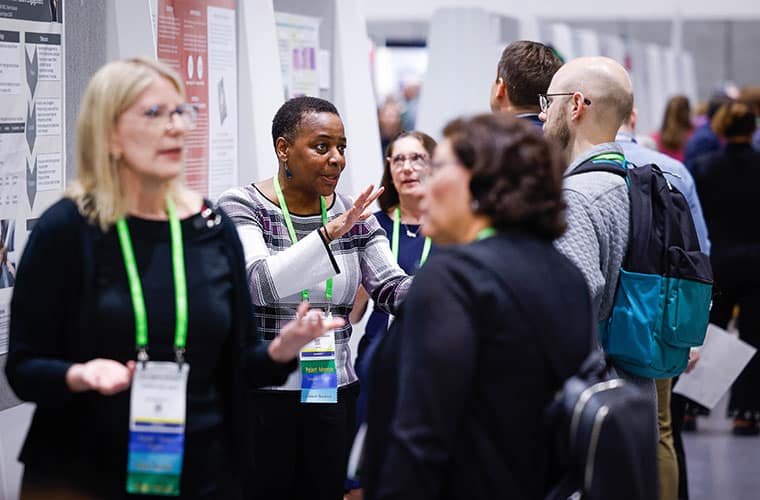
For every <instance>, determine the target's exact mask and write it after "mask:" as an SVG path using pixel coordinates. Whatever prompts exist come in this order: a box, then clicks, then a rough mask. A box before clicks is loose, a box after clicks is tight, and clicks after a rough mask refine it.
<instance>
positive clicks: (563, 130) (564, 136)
mask: <svg viewBox="0 0 760 500" xmlns="http://www.w3.org/2000/svg"><path fill="white" fill-rule="evenodd" d="M558 114H559V116H557V117H555V119H554V120H552V123H551V124H550V123H549V122H547V123H546V124H547V125H549V126H548V127H544V134H545V135H546V137H547V138H549V139H550V140H552V141H554V142H555V143H556V144H557V145H558V146H559V147H560V148H561V150H562V151H563V152H567V148H568V147H569V146H570V127H568V126H567V120H566V118H567V109H566V108H564V107H561V108H559V110H558Z"/></svg>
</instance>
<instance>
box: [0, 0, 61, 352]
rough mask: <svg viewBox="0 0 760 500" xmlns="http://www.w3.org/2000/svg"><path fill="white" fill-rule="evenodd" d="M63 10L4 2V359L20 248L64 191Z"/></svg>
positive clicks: (0, 76)
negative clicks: (36, 223) (42, 216)
mask: <svg viewBox="0 0 760 500" xmlns="http://www.w3.org/2000/svg"><path fill="white" fill-rule="evenodd" d="M61 7H62V2H61V0H40V1H38V2H28V1H19V0H0V20H1V24H0V355H2V354H5V353H6V352H7V350H8V327H9V321H10V300H11V295H12V290H13V285H14V282H15V273H16V264H17V262H18V258H19V257H20V256H21V250H22V249H23V246H24V244H25V243H26V240H27V238H28V235H29V232H30V231H31V230H32V228H33V227H34V224H35V222H36V220H37V219H38V218H39V216H40V215H41V214H42V212H44V211H45V209H47V207H49V206H50V205H51V204H52V203H54V202H55V201H57V200H58V199H59V198H60V196H61V194H62V192H63V189H64V187H65V186H64V185H65V179H66V172H65V169H66V164H65V163H66V161H65V159H66V152H65V140H64V131H65V124H64V116H65V114H64V108H63V106H64V102H63V97H64V90H65V87H64V67H65V65H64V54H63V24H62V16H61Z"/></svg>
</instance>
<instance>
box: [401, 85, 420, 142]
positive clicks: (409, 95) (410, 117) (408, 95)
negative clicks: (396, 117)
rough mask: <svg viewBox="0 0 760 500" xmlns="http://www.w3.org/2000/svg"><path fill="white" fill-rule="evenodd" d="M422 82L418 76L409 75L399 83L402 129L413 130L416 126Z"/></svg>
mask: <svg viewBox="0 0 760 500" xmlns="http://www.w3.org/2000/svg"><path fill="white" fill-rule="evenodd" d="M421 90H422V84H421V83H420V77H419V76H409V77H407V78H405V79H404V81H403V82H402V84H401V97H402V98H403V103H402V110H401V125H402V128H403V130H414V127H416V126H417V108H418V107H419V104H420V91H421Z"/></svg>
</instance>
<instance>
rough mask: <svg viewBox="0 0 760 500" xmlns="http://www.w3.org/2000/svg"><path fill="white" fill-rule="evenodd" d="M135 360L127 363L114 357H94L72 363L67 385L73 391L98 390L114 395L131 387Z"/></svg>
mask: <svg viewBox="0 0 760 500" xmlns="http://www.w3.org/2000/svg"><path fill="white" fill-rule="evenodd" d="M134 372H135V362H134V361H128V362H127V364H126V365H123V364H121V363H119V362H118V361H114V360H112V359H102V358H98V359H93V360H91V361H88V362H87V363H77V364H74V365H71V366H70V367H69V369H68V370H67V371H66V385H68V386H69V389H71V391H72V392H84V391H97V392H99V393H101V394H103V395H105V396H112V395H114V394H117V393H119V392H121V391H123V390H125V389H127V388H128V387H129V385H130V384H131V383H132V374H133V373H134Z"/></svg>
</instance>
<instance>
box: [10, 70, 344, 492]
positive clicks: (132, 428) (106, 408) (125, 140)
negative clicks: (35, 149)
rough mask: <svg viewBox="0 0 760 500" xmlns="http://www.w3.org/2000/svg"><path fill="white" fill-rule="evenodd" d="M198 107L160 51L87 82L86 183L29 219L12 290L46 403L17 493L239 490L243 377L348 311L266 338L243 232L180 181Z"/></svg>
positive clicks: (82, 176) (18, 331)
mask: <svg viewBox="0 0 760 500" xmlns="http://www.w3.org/2000/svg"><path fill="white" fill-rule="evenodd" d="M194 121H195V110H194V109H193V107H192V106H190V105H189V104H186V103H185V94H184V89H183V86H182V83H181V81H180V79H179V77H178V76H177V75H176V74H175V73H174V72H173V71H172V70H171V69H169V68H168V67H166V66H164V65H163V64H160V63H157V62H155V61H151V60H147V59H133V60H124V61H115V62H112V63H109V64H107V65H106V66H104V67H103V68H101V69H100V70H99V71H98V72H97V73H96V74H95V76H94V77H93V78H92V80H91V81H90V83H89V85H88V87H87V89H86V91H85V94H84V97H83V100H82V104H81V108H80V113H79V121H78V125H77V160H78V161H77V180H76V181H75V182H74V184H73V185H72V186H71V188H70V189H69V191H68V192H67V193H66V195H65V197H64V198H63V199H62V200H60V201H58V202H57V203H55V204H54V205H52V206H51V207H50V208H49V209H48V210H47V211H46V212H45V213H44V214H43V215H42V216H41V218H40V219H39V220H38V222H37V223H36V225H35V226H34V229H33V230H32V233H31V235H30V237H29V240H28V241H27V244H26V249H25V251H24V255H23V258H22V259H21V262H20V265H19V267H18V273H17V277H16V286H15V290H14V294H13V299H12V302H11V317H12V320H11V325H10V347H9V353H8V360H7V365H6V374H7V376H8V381H9V382H10V384H11V387H12V388H13V390H14V391H15V392H16V394H17V395H18V397H19V398H21V399H22V400H24V401H30V402H34V403H36V405H37V406H36V410H35V413H34V417H33V420H32V424H31V427H30V429H29V433H28V435H27V439H26V442H25V444H24V447H23V449H22V451H21V455H20V458H19V459H20V461H21V462H23V463H24V466H25V469H24V478H23V484H22V491H21V498H40V499H42V498H77V499H79V498H135V497H134V496H132V494H142V495H171V496H178V497H181V498H201V497H202V498H233V499H234V498H242V496H243V493H242V488H241V483H242V479H243V478H244V467H243V463H244V460H246V459H247V455H245V454H244V452H245V451H246V450H245V447H246V445H247V443H249V439H248V437H247V430H248V421H247V419H246V416H245V412H244V411H243V407H242V405H241V402H242V401H243V399H244V396H245V395H246V394H247V388H250V387H256V386H261V385H269V384H277V383H282V382H283V381H284V380H285V379H286V377H287V375H288V373H289V372H290V371H291V370H292V369H293V368H294V366H295V362H294V357H295V356H296V355H297V353H298V351H299V350H300V348H301V347H302V346H303V345H304V344H306V343H307V342H309V341H311V340H312V339H314V338H316V337H319V336H321V335H322V334H323V333H324V332H325V331H326V330H329V329H331V328H335V327H339V326H340V325H342V324H343V322H342V321H341V320H334V321H327V322H323V321H322V320H321V319H320V317H319V316H312V317H311V318H310V320H309V321H299V322H293V323H290V324H288V325H283V329H282V332H281V333H280V336H279V337H278V340H277V342H273V343H271V344H269V345H264V344H263V343H261V342H259V341H258V340H257V339H256V334H255V326H254V324H253V318H254V311H253V308H252V307H251V302H250V294H249V291H248V284H247V279H246V275H245V267H244V261H243V250H242V247H241V245H240V241H239V240H238V237H237V233H236V231H235V228H234V226H233V225H232V223H231V222H230V221H229V219H227V217H226V216H225V215H224V214H222V213H221V212H215V211H214V210H212V209H211V208H210V204H209V202H208V201H206V200H204V199H203V198H202V197H201V196H200V195H199V194H197V193H195V192H193V191H190V190H189V189H188V188H187V187H186V186H185V185H184V182H183V180H182V170H183V157H184V150H185V145H186V138H187V133H188V131H189V130H190V129H191V128H192V126H193V124H194ZM306 310H307V308H306V304H303V305H302V306H301V309H300V313H301V314H302V315H303V314H306ZM246 472H247V471H246Z"/></svg>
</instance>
